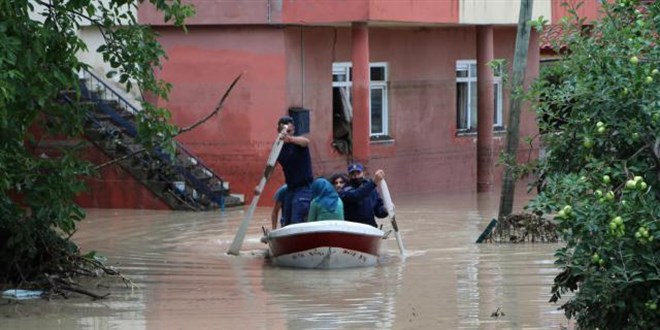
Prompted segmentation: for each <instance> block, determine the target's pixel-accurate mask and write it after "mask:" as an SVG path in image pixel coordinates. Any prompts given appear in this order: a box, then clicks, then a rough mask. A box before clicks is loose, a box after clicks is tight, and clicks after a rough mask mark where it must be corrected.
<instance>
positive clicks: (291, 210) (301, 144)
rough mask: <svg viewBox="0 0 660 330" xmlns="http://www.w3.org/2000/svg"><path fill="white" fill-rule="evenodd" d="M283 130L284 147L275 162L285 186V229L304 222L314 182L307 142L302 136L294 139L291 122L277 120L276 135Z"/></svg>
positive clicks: (283, 208) (286, 118) (284, 119)
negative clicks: (280, 171)
mask: <svg viewBox="0 0 660 330" xmlns="http://www.w3.org/2000/svg"><path fill="white" fill-rule="evenodd" d="M285 126H286V127H287V130H286V134H285V135H284V136H282V140H283V141H284V145H283V146H282V151H280V155H279V157H278V158H277V162H278V163H280V165H282V170H283V172H284V181H285V182H286V185H287V189H286V193H285V195H284V196H285V197H284V204H283V206H282V212H283V218H284V221H285V223H284V224H283V225H284V226H286V225H289V224H292V223H300V222H305V221H307V214H308V212H309V203H310V202H311V200H312V189H311V184H312V181H313V180H314V176H313V174H312V157H311V156H310V153H309V139H308V138H307V137H305V136H294V133H295V129H296V127H295V124H294V123H293V118H291V117H289V116H284V117H282V118H280V120H279V121H278V122H277V131H278V132H281V131H282V130H283V129H284V127H285Z"/></svg>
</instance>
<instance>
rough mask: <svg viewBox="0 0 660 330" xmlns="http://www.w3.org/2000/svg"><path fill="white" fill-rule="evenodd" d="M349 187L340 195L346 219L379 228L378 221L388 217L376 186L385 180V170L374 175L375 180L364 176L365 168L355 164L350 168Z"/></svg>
mask: <svg viewBox="0 0 660 330" xmlns="http://www.w3.org/2000/svg"><path fill="white" fill-rule="evenodd" d="M347 172H348V178H349V181H348V185H347V186H346V187H344V188H343V189H342V190H341V191H340V193H339V197H341V200H342V202H343V203H344V219H346V220H347V221H353V222H360V223H364V224H367V225H371V226H374V227H378V224H377V223H376V219H375V218H374V217H378V218H385V217H387V215H388V214H387V209H385V205H384V203H383V199H382V198H381V197H380V195H379V194H378V191H377V190H376V186H377V185H378V183H379V182H380V181H381V180H383V178H385V172H384V171H383V170H377V171H376V173H374V179H373V180H371V179H368V178H366V177H365V176H364V166H363V165H362V164H360V163H353V164H351V165H349V166H348V170H347Z"/></svg>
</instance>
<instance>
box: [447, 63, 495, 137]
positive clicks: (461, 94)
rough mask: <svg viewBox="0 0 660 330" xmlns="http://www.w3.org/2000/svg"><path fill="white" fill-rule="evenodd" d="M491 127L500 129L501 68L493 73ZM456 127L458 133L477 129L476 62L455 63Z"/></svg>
mask: <svg viewBox="0 0 660 330" xmlns="http://www.w3.org/2000/svg"><path fill="white" fill-rule="evenodd" d="M493 78H494V82H493V93H494V94H495V95H494V97H493V100H494V102H495V104H494V107H493V108H494V110H495V111H494V112H493V126H494V127H495V128H502V127H503V124H502V74H501V68H498V69H496V70H495V72H494V77H493ZM456 127H457V128H458V131H459V132H473V131H475V130H476V129H477V61H475V60H461V61H457V62H456Z"/></svg>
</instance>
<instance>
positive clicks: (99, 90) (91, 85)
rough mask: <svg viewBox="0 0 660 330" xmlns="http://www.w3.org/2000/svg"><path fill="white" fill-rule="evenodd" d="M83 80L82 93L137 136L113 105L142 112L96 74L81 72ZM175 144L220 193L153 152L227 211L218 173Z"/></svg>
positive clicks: (184, 169)
mask: <svg viewBox="0 0 660 330" xmlns="http://www.w3.org/2000/svg"><path fill="white" fill-rule="evenodd" d="M81 78H82V79H83V81H84V84H81V93H82V94H83V95H84V96H85V97H86V98H88V99H90V100H92V101H93V102H95V103H97V104H98V106H99V108H100V110H101V111H102V112H103V113H104V114H105V115H107V116H109V117H110V118H112V120H113V121H114V122H115V123H117V124H118V125H119V126H121V127H123V128H124V129H125V130H126V132H127V133H128V134H129V135H130V136H131V137H136V136H137V129H136V128H135V125H134V124H133V123H132V122H131V121H129V120H127V119H126V118H124V117H122V116H121V114H119V113H118V112H117V111H116V110H115V108H114V107H113V106H111V105H110V102H116V105H117V106H119V107H120V108H121V109H123V110H124V111H126V112H128V113H130V114H136V113H138V112H139V110H138V109H137V108H136V107H135V106H134V105H133V104H131V103H130V102H129V101H127V100H126V99H125V98H124V97H123V96H121V95H120V94H119V93H117V92H116V91H115V90H114V89H113V88H112V87H110V86H109V85H108V84H106V83H105V82H104V81H103V80H102V79H101V78H99V77H98V76H97V75H95V74H94V73H92V72H90V71H88V70H82V72H81ZM108 101H110V102H108ZM174 143H175V144H176V150H177V152H178V153H181V154H182V155H183V156H184V157H187V158H188V159H194V160H195V161H196V162H197V165H198V166H199V167H201V168H202V169H203V170H206V171H208V172H209V173H210V174H211V177H213V178H215V180H216V182H217V183H218V184H219V185H220V189H219V191H218V192H214V191H212V190H211V189H210V188H209V186H208V185H207V184H205V183H204V182H203V181H201V180H200V179H198V178H197V177H195V175H194V174H193V173H190V171H189V170H188V168H186V167H185V166H182V165H179V164H177V161H176V159H175V161H174V164H172V161H171V158H170V156H169V155H168V154H166V153H165V152H163V151H162V150H161V148H159V147H155V148H154V149H153V153H154V154H155V155H156V156H158V158H159V159H160V160H161V161H162V162H164V163H166V164H170V165H172V166H173V167H174V169H175V170H176V172H178V173H179V174H181V175H183V176H184V177H185V178H186V181H187V182H189V183H190V184H191V185H192V187H193V188H194V189H195V190H197V191H198V192H200V193H201V194H204V195H206V196H208V197H209V199H211V201H213V202H215V203H217V204H218V205H219V206H220V209H221V210H224V208H225V199H224V193H225V191H224V190H225V188H224V180H223V179H222V178H221V177H219V176H218V175H217V174H215V172H214V171H213V170H211V168H210V167H208V166H206V165H205V164H204V163H203V162H202V161H201V160H200V159H199V158H197V157H195V156H194V155H193V154H192V153H191V152H190V151H188V150H187V149H186V148H185V147H183V145H181V144H180V143H179V142H177V141H174ZM209 179H210V178H209ZM172 187H173V190H179V189H178V188H177V187H175V185H174V183H172ZM179 192H181V193H184V194H185V191H180V190H179ZM193 197H194V196H193ZM193 199H194V198H193Z"/></svg>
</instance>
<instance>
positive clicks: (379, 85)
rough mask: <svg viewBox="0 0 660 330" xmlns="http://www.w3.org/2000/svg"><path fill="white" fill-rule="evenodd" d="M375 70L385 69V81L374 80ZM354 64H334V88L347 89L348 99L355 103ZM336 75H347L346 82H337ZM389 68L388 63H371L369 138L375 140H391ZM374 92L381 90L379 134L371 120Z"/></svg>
mask: <svg viewBox="0 0 660 330" xmlns="http://www.w3.org/2000/svg"><path fill="white" fill-rule="evenodd" d="M373 68H382V69H383V80H373V79H372V77H371V76H372V75H371V70H372V69H373ZM352 69H353V63H352V62H333V63H332V88H335V87H340V88H345V90H346V95H347V96H348V99H349V100H351V103H352V101H353V98H352V94H351V87H352V86H353V70H352ZM335 75H345V77H346V80H345V81H335V79H334V78H335ZM388 85H389V66H388V64H387V62H371V63H369V96H368V100H369V136H370V138H371V139H373V140H379V139H389V138H390V135H389V133H390V123H389V101H388V99H389V87H388ZM372 90H381V91H382V96H381V104H382V107H381V109H380V112H381V113H380V115H381V118H382V127H381V130H380V131H379V132H374V127H373V125H372V122H371V118H372V116H373V114H374V109H373V105H372V102H371V97H372Z"/></svg>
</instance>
